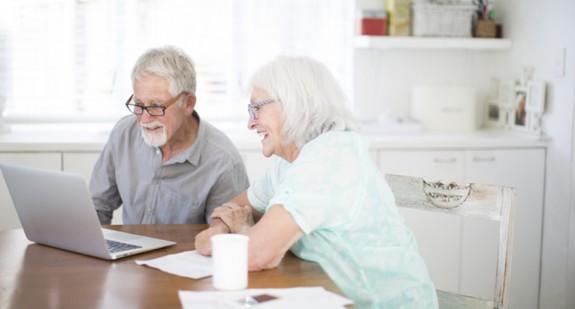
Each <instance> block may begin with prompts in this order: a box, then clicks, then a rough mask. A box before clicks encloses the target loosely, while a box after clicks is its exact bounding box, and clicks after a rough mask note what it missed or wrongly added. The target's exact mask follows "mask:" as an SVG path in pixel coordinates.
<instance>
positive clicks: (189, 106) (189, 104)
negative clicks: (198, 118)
mask: <svg viewBox="0 0 575 309" xmlns="http://www.w3.org/2000/svg"><path fill="white" fill-rule="evenodd" d="M195 107H196V96H195V95H191V94H188V95H187V96H186V105H185V108H186V115H191V114H192V112H194V108H195Z"/></svg>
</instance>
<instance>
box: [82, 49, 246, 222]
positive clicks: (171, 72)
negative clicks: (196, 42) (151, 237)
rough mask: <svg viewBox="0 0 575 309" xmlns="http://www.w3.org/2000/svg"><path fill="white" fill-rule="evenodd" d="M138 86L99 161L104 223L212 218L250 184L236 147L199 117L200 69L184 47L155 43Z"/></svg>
mask: <svg viewBox="0 0 575 309" xmlns="http://www.w3.org/2000/svg"><path fill="white" fill-rule="evenodd" d="M132 86H133V90H134V93H133V95H131V96H130V98H129V99H128V101H127V102H126V107H127V108H128V109H129V110H130V112H132V113H133V114H134V115H130V116H127V117H124V118H122V119H120V121H119V122H118V123H117V124H116V126H115V127H114V129H113V130H112V132H111V134H110V137H109V140H108V142H107V143H106V145H105V147H104V150H103V151H102V153H101V154H100V158H99V159H98V161H97V162H96V165H95V166H94V171H93V173H92V179H91V181H90V191H91V193H92V199H93V201H94V204H95V206H96V210H97V213H98V217H99V219H100V222H101V223H102V224H109V223H110V222H111V220H112V214H113V211H114V210H115V209H117V208H118V207H120V206H122V205H123V206H124V207H123V222H124V223H126V224H151V223H206V222H207V221H208V218H209V217H210V215H211V213H212V211H213V209H214V208H215V207H217V206H218V205H221V204H222V203H224V202H226V201H229V200H230V199H232V198H233V197H234V196H236V195H238V194H239V193H241V192H243V191H245V190H246V189H247V187H248V185H249V183H248V178H247V175H246V170H245V167H244V165H243V162H242V160H241V157H240V155H239V153H238V151H237V149H236V148H235V147H234V146H233V144H232V143H231V141H230V140H229V139H228V138H227V137H226V136H225V135H224V134H223V133H222V132H221V131H219V130H218V129H216V128H215V127H213V126H212V125H210V124H209V123H207V122H206V121H205V120H202V119H200V117H199V115H198V113H197V112H196V111H195V110H194V108H195V105H196V96H195V91H196V72H195V69H194V65H193V63H192V61H191V59H190V58H189V57H188V56H187V55H186V54H185V53H184V52H183V51H181V50H179V49H176V48H173V47H166V48H159V49H151V50H149V51H147V52H146V53H144V54H143V55H142V56H140V58H139V59H138V61H137V63H136V65H135V66H134V69H133V71H132Z"/></svg>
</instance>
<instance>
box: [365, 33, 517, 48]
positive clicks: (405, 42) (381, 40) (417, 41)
mask: <svg viewBox="0 0 575 309" xmlns="http://www.w3.org/2000/svg"><path fill="white" fill-rule="evenodd" d="M354 46H355V47H356V48H369V49H379V50H394V49H403V50H408V49H411V50H418V49H435V50H485V51H489V50H491V51H503V50H509V49H511V40H509V39H483V38H430V37H389V36H383V37H378V36H366V35H361V36H356V37H355V42H354Z"/></svg>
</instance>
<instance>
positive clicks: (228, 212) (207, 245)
mask: <svg viewBox="0 0 575 309" xmlns="http://www.w3.org/2000/svg"><path fill="white" fill-rule="evenodd" d="M210 218H212V224H211V225H210V227H209V228H207V229H205V230H203V231H202V232H200V233H199V234H198V235H196V240H195V246H196V250H197V251H198V253H200V254H202V255H211V254H212V243H211V240H210V239H211V238H212V236H214V235H217V234H224V233H246V232H247V230H248V229H249V228H250V227H251V226H252V225H254V218H253V215H252V207H251V206H249V205H244V206H240V205H238V204H236V203H224V204H222V205H221V206H219V207H217V208H216V209H214V212H213V213H212V215H211V216H210Z"/></svg>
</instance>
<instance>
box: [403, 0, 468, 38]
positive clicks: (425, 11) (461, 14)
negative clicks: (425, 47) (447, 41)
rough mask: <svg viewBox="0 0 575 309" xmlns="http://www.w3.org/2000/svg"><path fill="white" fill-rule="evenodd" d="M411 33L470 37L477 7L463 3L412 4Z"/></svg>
mask: <svg viewBox="0 0 575 309" xmlns="http://www.w3.org/2000/svg"><path fill="white" fill-rule="evenodd" d="M412 9H413V35H414V36H431V37H471V35H472V26H473V17H474V15H475V12H476V10H477V8H476V7H475V6H474V5H465V4H434V3H414V4H413V7H412Z"/></svg>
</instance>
